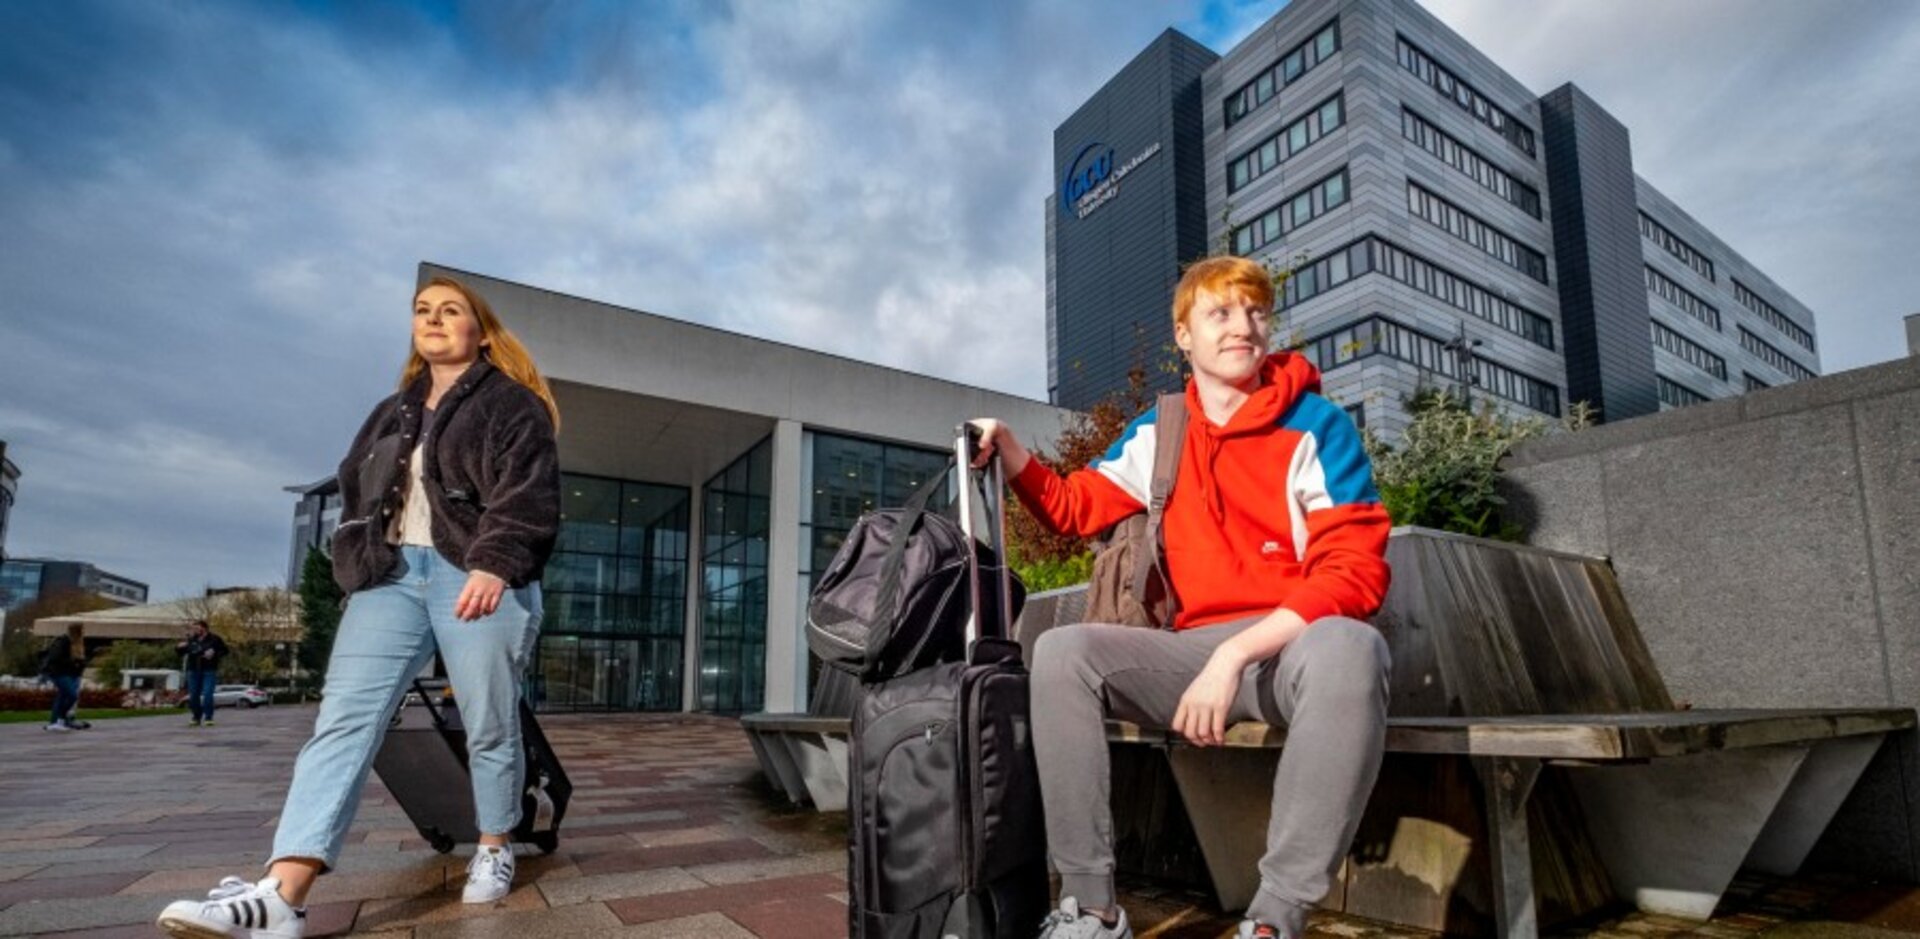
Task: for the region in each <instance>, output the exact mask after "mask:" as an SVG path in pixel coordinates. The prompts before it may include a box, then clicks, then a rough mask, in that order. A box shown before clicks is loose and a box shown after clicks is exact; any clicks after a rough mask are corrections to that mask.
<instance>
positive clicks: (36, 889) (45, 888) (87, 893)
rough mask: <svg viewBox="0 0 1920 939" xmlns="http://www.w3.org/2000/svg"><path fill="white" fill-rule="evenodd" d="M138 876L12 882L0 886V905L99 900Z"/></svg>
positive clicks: (118, 875)
mask: <svg viewBox="0 0 1920 939" xmlns="http://www.w3.org/2000/svg"><path fill="white" fill-rule="evenodd" d="M140 877H141V875H140V874H130V873H119V874H94V875H91V876H87V877H52V878H48V879H46V880H16V881H13V882H11V883H4V884H0V906H8V905H10V904H14V903H22V902H25V901H27V900H62V899H67V898H71V897H102V896H106V895H108V894H111V893H117V892H119V890H120V889H121V888H123V887H125V886H126V885H128V884H130V883H133V882H134V881H136V880H139V879H140Z"/></svg>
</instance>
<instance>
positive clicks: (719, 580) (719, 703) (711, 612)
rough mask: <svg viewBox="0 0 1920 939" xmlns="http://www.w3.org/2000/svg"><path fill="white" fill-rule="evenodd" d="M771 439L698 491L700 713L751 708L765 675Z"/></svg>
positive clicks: (757, 705) (762, 696) (762, 690)
mask: <svg viewBox="0 0 1920 939" xmlns="http://www.w3.org/2000/svg"><path fill="white" fill-rule="evenodd" d="M772 460H773V438H772V437H768V438H767V439H765V440H762V441H761V442H760V443H759V444H758V445H756V446H755V447H754V448H753V449H752V450H749V451H748V452H747V453H746V454H745V455H744V456H742V457H740V458H739V459H738V460H735V461H734V462H733V465H731V466H729V467H727V468H726V469H724V470H721V471H720V472H719V473H718V474H717V475H715V476H714V477H713V478H712V479H711V480H708V481H707V485H706V487H705V489H704V490H702V494H701V524H700V554H701V564H700V681H699V685H698V687H699V694H700V698H699V700H700V709H701V710H703V711H712V712H717V713H722V714H739V713H744V712H747V711H758V710H760V707H761V705H762V703H763V701H764V699H765V694H766V673H767V546H768V542H769V541H770V540H771V537H772V525H771V519H770V516H771V506H772V501H773V500H772V492H773V482H772V478H773V474H772V465H771V464H772Z"/></svg>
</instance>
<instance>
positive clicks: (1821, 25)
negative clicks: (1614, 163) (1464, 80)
mask: <svg viewBox="0 0 1920 939" xmlns="http://www.w3.org/2000/svg"><path fill="white" fill-rule="evenodd" d="M1431 8H1432V9H1433V11H1434V12H1435V14H1436V15H1438V16H1439V17H1440V18H1441V19H1442V20H1444V21H1446V22H1447V23H1448V24H1449V25H1451V26H1453V27H1454V28H1455V29H1456V30H1458V31H1459V32H1460V33H1461V34H1462V35H1463V36H1465V37H1466V38H1467V39H1468V40H1469V41H1471V42H1473V43H1474V44H1475V45H1477V46H1479V47H1480V48H1481V49H1482V50H1484V51H1485V52H1487V54H1488V55H1490V56H1491V57H1492V58H1493V59H1494V61H1496V62H1498V63H1500V64H1501V65H1503V66H1505V67H1506V68H1507V69H1508V70H1509V71H1511V72H1513V73H1514V75H1515V77H1517V78H1519V79H1520V80H1521V81H1522V82H1525V83H1526V84H1527V85H1528V86H1529V87H1532V88H1533V89H1534V90H1536V91H1546V90H1549V89H1551V88H1553V87H1557V86H1558V85H1559V84H1561V83H1562V82H1565V81H1573V82H1575V83H1576V84H1578V85H1580V86H1581V87H1582V88H1583V89H1585V90H1586V91H1587V93H1588V94H1590V95H1592V96H1593V97H1594V98H1595V99H1596V100H1598V101H1599V102H1600V104H1601V105H1603V106H1604V107H1606V108H1607V109H1608V110H1610V111H1612V112H1613V113H1614V115H1615V116H1616V117H1618V118H1620V120H1621V121H1622V122H1623V123H1625V124H1626V125H1627V127H1628V128H1629V130H1630V131H1631V132H1632V134H1633V143H1634V159H1635V169H1636V170H1637V171H1638V172H1639V173H1640V174H1641V175H1642V176H1645V177H1646V178H1647V179H1648V180H1649V181H1650V182H1652V183H1653V184H1654V185H1655V186H1656V187H1658V188H1659V189H1660V190H1661V191H1662V192H1665V193H1666V194H1667V195H1668V196H1669V197H1671V198H1673V199H1674V200H1675V201H1676V202H1678V203H1680V205H1681V206H1682V207H1683V208H1685V209H1686V210H1687V211H1688V212H1690V213H1692V214H1693V215H1694V216H1695V217H1696V218H1698V219H1699V220H1700V221H1701V222H1703V223H1704V224H1706V225H1707V226H1708V227H1709V228H1711V229H1713V230H1714V231H1715V233H1717V234H1719V235H1720V236H1721V238H1722V239H1723V240H1725V241H1726V242H1727V243H1728V244H1730V245H1731V246H1732V247H1733V248H1734V249H1735V250H1737V251H1739V252H1741V253H1742V254H1744V255H1746V256H1747V258H1748V259H1749V260H1751V261H1753V262H1754V263H1755V264H1756V265H1757V266H1759V267H1760V269H1761V270H1763V271H1766V272H1767V273H1768V274H1769V275H1770V276H1772V277H1773V279H1774V280H1775V281H1776V282H1778V283H1779V284H1780V285H1781V286H1782V287H1784V288H1786V289H1787V290H1789V291H1791V292H1792V293H1793V294H1794V295H1795V296H1797V297H1799V298H1800V300H1801V301H1802V302H1804V303H1806V304H1807V305H1808V306H1809V307H1810V308H1812V309H1813V311H1814V314H1815V317H1816V320H1817V324H1818V326H1819V335H1820V344H1821V366H1822V368H1823V370H1825V371H1827V372H1834V371H1841V370H1845V369H1848V368H1856V367H1859V366H1862V365H1867V364H1871V363H1874V362H1879V361H1884V360H1886V359H1888V358H1892V357H1895V356H1898V355H1899V354H1901V353H1902V352H1903V351H1904V349H1905V346H1904V342H1903V340H1902V339H1901V317H1902V315H1904V314H1906V313H1911V312H1914V311H1915V310H1920V302H1917V301H1916V300H1915V297H1916V296H1917V295H1920V276H1917V275H1916V274H1915V272H1914V268H1913V267H1912V266H1911V265H1908V264H1905V263H1903V262H1902V261H1899V260H1897V259H1904V258H1908V257H1912V256H1914V255H1915V254H1916V253H1920V228H1916V227H1915V226H1914V224H1913V221H1912V220H1913V218H1914V216H1915V214H1916V212H1920V98H1916V97H1915V96H1914V95H1913V94H1912V93H1911V91H1910V86H1911V83H1912V76H1913V75H1914V74H1916V73H1917V72H1920V7H1916V6H1914V5H1912V4H1899V3H1886V2H1857V3H1791V2H1785V0H1760V2H1743V0H1695V2H1689V3H1663V2H1655V0H1620V2H1613V3H1607V4H1593V3H1580V2H1572V0H1548V2H1543V3H1535V4H1529V5H1528V6H1527V7H1526V9H1525V14H1524V15H1515V10H1514V8H1512V7H1509V6H1506V5H1500V4H1486V3H1475V2H1467V0H1444V2H1436V3H1434V4H1432V7H1431Z"/></svg>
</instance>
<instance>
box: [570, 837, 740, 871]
mask: <svg viewBox="0 0 1920 939" xmlns="http://www.w3.org/2000/svg"><path fill="white" fill-rule="evenodd" d="M771 856H773V855H772V852H770V851H768V850H767V848H766V846H764V845H762V844H760V843H759V842H757V841H753V840H751V839H747V838H735V839H729V840H726V841H706V842H701V843H698V844H687V845H676V846H673V847H663V848H648V849H645V850H642V851H634V850H632V849H631V848H629V849H628V850H626V851H622V852H620V853H618V854H596V855H591V856H586V857H582V858H580V860H579V867H580V873H582V874H613V873H618V872H620V871H639V870H650V869H652V868H656V867H695V866H698V865H702V864H718V863H722V862H726V861H746V860H755V859H760V858H767V857H771Z"/></svg>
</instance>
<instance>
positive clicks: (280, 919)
mask: <svg viewBox="0 0 1920 939" xmlns="http://www.w3.org/2000/svg"><path fill="white" fill-rule="evenodd" d="M160 929H161V930H162V931H164V932H165V933H166V934H167V935H169V936H173V937H174V939H301V937H303V936H305V935H306V933H307V911H306V910H296V909H294V908H293V907H291V906H289V905H287V901H286V900H284V899H282V898H281V897H280V881H279V879H278V878H275V877H268V878H266V879H265V880H262V881H260V882H259V883H257V884H250V883H248V882H246V881H244V880H241V879H240V878H238V877H228V878H225V879H223V880H221V881H220V886H218V887H215V888H213V890H212V891H211V892H209V893H208V894H207V898H206V899H205V900H177V901H175V902H173V903H169V904H167V908H166V909H164V910H162V911H160Z"/></svg>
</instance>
